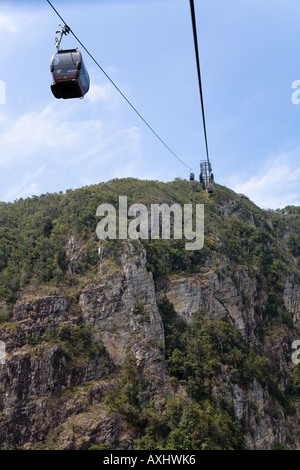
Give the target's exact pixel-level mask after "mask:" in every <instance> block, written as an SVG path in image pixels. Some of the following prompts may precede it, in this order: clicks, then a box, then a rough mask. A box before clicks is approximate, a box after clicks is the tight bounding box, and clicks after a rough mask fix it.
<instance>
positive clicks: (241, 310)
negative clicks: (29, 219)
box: [0, 200, 300, 449]
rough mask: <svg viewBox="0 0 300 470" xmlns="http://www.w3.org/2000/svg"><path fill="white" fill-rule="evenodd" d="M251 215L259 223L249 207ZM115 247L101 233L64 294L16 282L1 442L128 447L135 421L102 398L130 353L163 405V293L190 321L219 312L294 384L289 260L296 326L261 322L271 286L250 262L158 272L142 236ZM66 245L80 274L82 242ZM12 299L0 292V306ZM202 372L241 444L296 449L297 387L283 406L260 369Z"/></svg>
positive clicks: (297, 291) (0, 401)
mask: <svg viewBox="0 0 300 470" xmlns="http://www.w3.org/2000/svg"><path fill="white" fill-rule="evenodd" d="M237 207H238V208H239V207H240V202H236V200H235V201H233V203H230V202H228V203H227V204H226V205H225V206H223V208H222V211H223V212H222V216H224V217H230V216H231V214H232V211H234V212H235V215H234V216H235V217H237V218H239V217H241V213H240V214H237ZM239 210H240V209H239ZM248 223H249V225H252V226H255V220H254V217H253V215H252V214H251V217H248ZM269 224H271V222H270V223H269ZM116 246H117V248H116V247H115V248H114V255H112V248H111V245H110V244H109V243H108V242H105V243H104V242H101V243H98V244H97V248H96V249H97V250H98V254H97V269H96V272H95V273H94V275H93V276H90V277H85V278H84V279H82V280H81V281H80V282H79V284H78V283H77V284H75V285H74V288H72V289H69V290H68V292H67V293H66V290H65V289H64V286H63V283H62V285H61V286H58V288H57V289H53V288H50V287H49V288H47V286H46V287H45V286H44V287H43V292H41V291H39V290H38V291H37V292H36V293H32V292H31V293H30V294H29V293H28V292H27V293H26V291H24V292H21V293H20V294H19V299H18V300H17V301H16V302H15V303H14V304H13V306H12V310H11V315H10V318H9V319H7V320H6V321H4V322H2V323H1V324H0V335H1V336H0V340H2V341H4V343H5V346H6V361H5V364H0V448H1V449H12V448H22V449H30V448H33V447H34V446H37V447H38V446H40V448H49V449H89V448H90V447H91V446H93V445H97V446H101V445H103V444H105V445H109V446H110V447H111V448H127V449H130V448H132V447H133V446H134V444H133V443H134V441H135V439H137V438H138V437H141V435H142V434H143V432H142V430H141V429H137V427H136V426H128V423H126V417H125V415H124V414H122V413H120V412H118V411H116V410H115V409H112V408H111V407H110V406H109V405H108V402H107V396H110V394H112V393H114V391H115V390H116V388H117V387H118V383H119V377H120V373H121V372H120V371H122V370H124V369H122V368H123V366H124V364H126V361H127V360H128V357H129V355H131V357H132V358H134V360H135V364H136V367H137V368H138V370H139V374H140V378H141V379H142V380H144V381H145V383H146V392H147V396H148V399H149V398H151V397H152V398H153V406H154V410H155V413H157V414H158V415H159V414H160V413H163V410H164V409H165V406H166V400H167V397H168V396H169V394H170V393H171V394H172V393H173V395H174V393H175V392H174V390H175V389H174V387H173V388H172V386H171V385H170V384H171V381H170V376H171V375H170V372H169V370H168V363H167V360H166V344H165V333H166V332H165V327H164V324H163V320H162V316H161V314H160V305H161V304H162V303H163V302H164V301H165V300H166V299H167V300H168V302H169V304H170V305H172V307H173V309H174V312H175V319H177V320H176V321H179V320H180V321H183V322H184V323H186V324H189V323H192V322H193V318H194V315H195V314H198V313H199V312H200V313H201V315H202V317H203V318H204V319H207V320H208V319H213V320H216V321H219V320H222V319H224V318H225V319H226V320H227V321H228V322H229V323H230V324H231V325H232V326H233V327H234V328H235V329H236V330H237V331H239V332H240V333H241V335H242V337H243V339H244V340H245V341H246V342H247V343H248V344H249V345H250V346H251V348H254V349H255V351H257V352H258V353H259V354H260V355H263V356H265V357H267V358H268V359H269V361H270V364H271V367H272V370H273V373H274V376H275V377H276V381H277V383H278V385H279V388H280V390H281V392H282V393H284V392H285V391H286V390H287V389H288V388H289V387H291V385H294V386H296V388H297V385H298V382H297V380H298V376H297V375H296V376H295V366H294V365H293V364H292V361H291V354H292V348H291V344H292V342H293V341H294V340H297V339H300V330H299V329H298V328H299V326H300V325H299V321H300V284H299V281H298V280H297V279H298V278H297V275H296V273H295V270H294V272H293V273H292V272H286V273H285V277H284V278H283V279H281V281H282V283H283V285H284V289H283V293H282V296H281V297H282V302H283V303H282V307H284V309H283V311H284V312H285V313H286V312H288V314H289V318H292V325H289V326H287V324H286V323H285V322H282V321H281V319H280V318H279V317H276V320H275V321H274V322H273V323H272V324H271V323H270V324H269V326H268V327H266V326H265V325H266V323H268V320H267V319H266V318H265V316H264V310H265V309H266V305H267V302H268V295H269V292H268V289H267V288H266V286H262V283H261V279H260V276H261V275H262V274H261V272H260V269H259V268H258V267H255V266H252V269H251V270H249V267H248V266H247V265H245V264H239V263H235V265H234V269H233V268H232V264H231V265H230V261H229V259H228V258H226V256H224V255H221V254H220V255H219V256H218V257H217V262H216V263H214V264H213V263H212V262H211V260H210V259H208V260H207V261H206V262H205V263H204V264H203V265H202V267H201V270H199V271H198V272H190V273H185V274H179V275H176V276H173V277H172V276H169V277H168V278H166V279H156V280H154V279H153V275H152V273H151V272H150V271H149V270H148V269H147V261H148V260H147V252H146V249H145V247H144V246H143V245H142V243H141V242H140V241H137V240H135V241H124V242H122V243H121V242H119V243H118V244H116ZM116 250H117V252H116ZM65 253H66V258H67V261H68V266H69V267H68V269H69V273H70V274H71V275H73V276H74V277H76V276H78V273H77V271H76V269H77V268H76V266H77V263H78V261H80V260H81V259H82V258H83V257H84V247H83V244H82V241H80V239H79V238H77V237H76V236H71V237H69V238H68V240H67V242H66V245H65ZM116 253H117V255H116ZM8 308H9V307H8V305H7V303H5V302H2V303H1V309H2V313H3V314H4V313H5V314H6V310H7V309H8ZM263 329H264V330H263ZM262 330H263V333H262ZM298 332H299V335H298ZM297 335H298V336H299V337H298V336H297ZM126 370H128V369H126ZM128 373H129V374H130V372H128ZM210 382H211V386H212V390H213V400H214V401H215V402H216V403H217V402H218V400H219V399H220V395H221V394H222V396H225V397H226V398H227V399H228V401H229V402H230V403H231V406H232V409H233V415H234V420H235V421H236V422H237V423H238V425H239V426H240V429H241V430H242V432H243V436H244V439H245V445H246V446H248V447H249V448H252V449H271V448H272V446H273V447H274V445H277V444H278V443H281V445H284V446H285V447H286V448H293V449H299V448H300V429H299V427H298V421H299V417H300V401H299V399H298V395H297V394H295V395H294V396H293V401H292V405H291V404H290V407H292V408H293V410H292V411H291V410H287V406H286V403H285V402H284V400H283V399H282V397H281V395H280V396H277V397H276V396H274V394H273V395H272V393H271V392H270V389H269V388H268V387H267V386H266V385H265V384H263V383H261V381H259V380H258V379H256V378H254V379H251V381H250V383H247V384H246V385H245V384H241V383H237V382H236V381H235V382H234V381H232V376H231V373H230V372H229V371H228V369H227V368H226V366H224V367H223V369H222V371H219V372H218V373H217V375H216V376H215V377H211V378H210ZM176 387H177V388H176V393H177V394H178V397H180V399H182V400H183V401H186V400H188V399H189V392H187V391H186V390H185V389H184V387H183V386H182V384H179V383H177V385H176ZM145 403H146V402H145ZM128 415H129V412H128Z"/></svg>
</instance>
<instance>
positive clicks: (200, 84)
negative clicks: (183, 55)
mask: <svg viewBox="0 0 300 470" xmlns="http://www.w3.org/2000/svg"><path fill="white" fill-rule="evenodd" d="M190 7H191V17H192V27H193V36H194V46H195V56H196V64H197V74H198V82H199V91H200V101H201V110H202V120H203V130H204V138H205V147H206V157H207V162H208V163H209V153H208V144H207V133H206V124H205V113H204V102H203V92H202V81H201V73H200V60H199V49H198V40H197V27H196V17H195V6H194V0H190Z"/></svg>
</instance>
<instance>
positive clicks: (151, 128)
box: [46, 0, 191, 170]
mask: <svg viewBox="0 0 300 470" xmlns="http://www.w3.org/2000/svg"><path fill="white" fill-rule="evenodd" d="M46 1H47V2H48V3H49V5H50V6H51V8H52V9H53V10H54V12H55V13H56V14H57V16H58V17H59V18H60V19H61V21H62V22H63V23H64V25H67V23H66V22H65V20H64V19H63V18H62V16H61V15H60V14H59V13H58V11H57V10H56V8H55V7H54V6H53V5H52V3H51V2H50V0H46ZM68 28H69V32H70V33H71V34H72V35H73V36H74V38H75V39H76V41H78V43H79V44H80V45H81V47H82V48H83V49H84V50H85V52H86V53H87V54H88V55H89V57H90V58H91V59H92V60H93V61H94V62H95V64H96V65H97V67H98V68H99V69H100V70H101V72H102V73H103V74H104V75H105V76H106V78H107V79H108V80H109V81H110V82H111V84H112V85H113V86H114V87H115V89H116V90H117V91H118V92H119V93H120V95H121V96H122V97H123V98H124V100H125V101H126V102H127V103H128V104H129V106H130V107H131V108H132V109H133V111H134V112H135V113H136V114H137V115H138V116H139V118H140V119H141V120H142V121H143V122H144V124H146V126H147V127H148V128H149V129H150V131H151V132H152V133H153V134H154V135H155V136H156V137H157V139H158V140H159V141H160V142H161V143H162V144H163V145H164V146H165V147H166V149H167V150H168V151H169V152H170V153H171V154H172V155H173V156H174V157H175V158H176V159H177V160H178V161H179V162H181V163H182V164H183V165H184V166H185V167H186V168H188V169H189V170H190V169H191V167H190V166H189V165H187V164H186V163H185V162H184V161H183V160H182V159H181V158H179V157H178V155H176V153H175V152H173V150H172V149H171V148H170V147H169V146H168V145H167V144H166V143H165V141H164V140H163V139H162V138H161V137H160V136H159V135H158V134H157V132H155V130H154V129H153V127H151V126H150V124H149V123H148V122H147V121H146V120H145V119H144V118H143V116H142V115H141V114H140V113H139V111H138V110H137V109H136V107H135V106H134V105H133V104H132V103H131V102H130V101H129V99H128V98H127V97H126V96H125V95H124V93H123V92H122V91H121V90H120V88H119V87H118V86H117V85H116V84H115V82H114V81H113V80H112V79H111V78H110V77H109V75H108V74H107V73H106V72H105V70H104V69H103V68H102V67H101V65H100V64H99V62H98V61H97V60H96V59H95V58H94V56H93V55H92V54H91V53H90V52H89V51H88V49H87V48H86V47H85V46H84V44H83V43H82V42H81V41H80V39H79V38H78V37H77V36H76V34H75V33H74V32H73V31H72V29H71V28H70V27H69V26H68Z"/></svg>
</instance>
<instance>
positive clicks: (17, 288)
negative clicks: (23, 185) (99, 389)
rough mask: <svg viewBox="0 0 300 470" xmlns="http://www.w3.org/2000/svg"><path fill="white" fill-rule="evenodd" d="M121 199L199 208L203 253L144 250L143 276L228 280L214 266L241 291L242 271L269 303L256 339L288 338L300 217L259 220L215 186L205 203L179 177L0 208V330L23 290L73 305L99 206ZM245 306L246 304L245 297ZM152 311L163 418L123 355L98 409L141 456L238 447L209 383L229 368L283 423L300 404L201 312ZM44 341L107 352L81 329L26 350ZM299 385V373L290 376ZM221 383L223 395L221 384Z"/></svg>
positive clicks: (235, 428)
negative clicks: (162, 370) (204, 275)
mask: <svg viewBox="0 0 300 470" xmlns="http://www.w3.org/2000/svg"><path fill="white" fill-rule="evenodd" d="M124 195H126V196H127V197H128V206H130V205H131V204H133V203H142V204H145V205H146V206H148V207H149V205H150V204H154V203H159V204H162V203H167V204H173V203H180V204H185V203H186V204H190V203H193V204H204V205H205V245H204V248H203V249H202V250H198V251H187V250H185V249H184V243H185V240H172V241H170V240H161V239H160V240H142V243H143V245H144V247H145V249H146V252H147V268H148V269H149V270H150V271H151V272H152V273H153V277H154V279H155V280H156V281H157V280H160V279H165V278H168V277H170V276H174V275H181V274H186V273H193V272H201V270H203V269H204V267H205V266H209V268H210V269H212V270H214V271H215V272H216V273H217V274H218V276H220V277H222V276H223V275H224V272H223V273H221V272H219V268H218V266H219V264H218V263H219V261H220V260H221V259H223V260H225V263H224V264H225V266H227V271H228V275H230V276H231V277H232V279H233V281H236V279H235V266H237V265H244V266H247V267H248V270H249V273H250V274H251V275H252V276H253V277H255V279H256V281H257V283H258V285H259V287H260V290H261V292H265V293H267V302H266V305H265V308H264V311H263V312H262V314H263V318H264V321H265V322H264V325H261V331H259V334H260V338H261V340H262V341H263V339H264V337H265V336H268V334H269V332H270V328H272V327H273V326H274V325H276V324H279V325H280V327H281V328H284V329H285V331H289V330H292V329H293V321H292V315H291V313H290V312H288V311H287V309H286V308H285V306H284V303H283V298H282V296H283V290H284V284H283V275H284V273H286V272H287V271H288V272H290V273H292V274H294V276H295V278H299V274H298V273H299V268H298V266H299V259H300V208H298V207H294V206H288V207H286V208H285V209H280V210H279V209H278V210H277V211H271V210H262V209H260V208H258V207H257V206H255V205H254V204H253V203H252V202H251V201H249V200H247V199H242V198H241V197H240V196H238V195H237V194H235V193H234V192H232V191H230V190H229V189H227V188H225V187H222V186H220V185H218V186H217V190H216V191H215V193H214V194H213V195H208V194H207V193H205V192H204V191H202V190H201V189H200V188H199V186H197V184H191V183H190V182H188V181H185V180H179V179H176V180H175V181H173V182H170V183H161V182H158V181H139V180H136V179H132V178H128V179H123V180H112V181H110V182H108V183H100V184H99V185H95V186H90V187H84V188H81V189H78V190H75V191H73V190H68V191H67V192H66V193H65V194H63V193H59V194H45V195H42V196H40V197H36V196H33V197H31V198H28V199H24V200H23V199H19V200H17V201H15V202H14V203H8V204H6V203H0V302H1V310H0V322H8V321H9V318H10V311H11V306H12V305H13V303H14V302H15V301H16V299H17V298H18V294H19V293H20V292H27V293H28V292H29V293H30V292H35V291H36V290H42V289H43V287H44V286H47V287H49V286H51V287H53V288H55V287H57V286H59V287H60V289H63V290H64V291H65V293H67V294H69V293H73V294H74V292H75V295H76V292H77V290H78V286H80V285H81V284H82V283H84V282H85V280H88V279H90V278H93V276H95V274H96V273H97V264H98V261H99V258H98V246H99V240H98V239H97V237H96V226H97V223H98V221H99V218H98V217H97V216H96V209H97V207H98V206H99V205H100V204H102V203H104V202H105V203H110V204H113V205H114V206H115V207H116V208H117V207H118V203H119V200H118V197H119V196H124ZM228 208H229V209H228ZM226 211H227V212H226ZM70 237H75V238H76V239H78V240H80V243H81V246H82V247H83V248H82V253H81V256H80V257H79V258H78V259H77V260H76V262H75V263H74V262H73V265H72V269H70V261H69V259H68V256H67V252H66V245H67V242H68V240H69V239H70ZM109 247H110V248H109V249H110V256H111V257H112V259H114V261H115V262H116V263H118V258H119V254H120V249H121V245H120V243H119V242H118V241H111V242H109ZM243 302H244V304H245V306H247V302H248V299H247V297H246V296H245V294H243ZM137 308H138V307H137ZM159 309H160V313H161V316H162V319H163V322H164V328H165V339H166V361H167V367H168V374H169V376H170V389H171V390H172V393H169V394H168V395H167V396H165V397H164V400H163V403H162V405H161V413H157V411H156V409H155V400H156V399H157V397H155V396H152V395H151V394H150V393H149V387H148V386H147V385H148V384H147V382H146V381H145V380H144V379H142V378H141V377H142V375H141V374H140V371H139V367H138V366H137V364H136V361H135V358H134V356H133V355H132V354H131V352H130V348H129V350H128V356H127V361H126V362H125V364H124V366H123V367H122V369H121V371H120V373H119V375H118V380H117V381H116V386H115V388H114V390H113V391H111V392H110V393H109V394H108V395H107V397H106V399H105V404H106V406H107V409H108V410H110V411H117V412H118V413H119V414H120V415H121V416H122V418H123V419H124V421H125V422H126V423H127V425H128V427H134V428H135V429H137V430H138V431H137V434H138V436H139V437H138V438H137V439H136V440H135V442H134V446H135V448H136V449H194V450H197V449H243V448H245V442H244V438H243V434H244V432H245V423H244V422H243V420H240V421H237V420H236V417H235V415H234V410H233V407H232V402H231V400H230V398H229V396H228V394H226V393H225V392H224V393H223V394H222V393H220V394H219V396H218V398H216V396H215V395H214V393H213V390H212V388H213V385H216V384H215V383H214V378H215V377H221V376H222V375H224V371H225V370H226V374H227V375H228V376H229V377H230V381H231V384H233V385H234V384H238V385H239V386H241V387H245V386H247V385H249V384H250V383H251V381H253V379H254V378H255V379H256V380H257V381H258V382H259V383H260V384H261V385H263V386H264V387H266V388H267V389H268V391H269V393H270V394H271V396H272V397H274V400H276V402H277V403H279V404H280V405H281V406H282V407H283V409H284V411H285V412H286V413H287V414H289V413H292V412H293V408H292V406H291V397H292V396H295V395H299V386H298V385H297V383H294V384H290V387H288V388H287V390H286V392H282V390H281V389H280V387H279V386H278V377H277V375H276V370H274V367H273V368H272V365H271V363H270V361H269V359H267V357H265V355H264V354H262V353H261V352H259V351H257V350H255V349H254V348H253V347H252V346H250V345H249V344H248V343H247V342H246V341H245V340H244V339H243V337H242V336H241V334H240V333H239V332H238V331H237V330H236V329H235V328H234V327H233V326H232V325H231V324H230V323H229V322H228V319H225V318H224V319H222V320H218V321H217V320H209V321H207V320H204V316H203V314H202V313H201V312H198V314H197V315H195V317H194V318H193V320H192V321H191V323H189V324H187V323H185V322H183V321H182V320H180V318H179V317H178V316H177V315H176V312H175V311H174V308H173V306H172V304H170V303H169V302H168V301H167V300H164V301H163V302H162V304H161V305H160V306H159ZM276 322H277V323H276ZM40 340H46V341H49V342H61V344H62V346H63V347H64V349H65V350H67V351H68V352H69V354H70V355H71V356H72V355H74V354H75V352H74V344H75V343H76V344H79V346H80V348H81V350H82V351H83V350H84V351H85V350H86V351H88V354H89V355H90V356H93V355H95V354H101V353H103V352H104V351H102V350H101V348H100V350H98V349H97V348H96V345H95V344H94V343H93V341H92V337H91V333H90V331H89V330H87V329H86V328H84V327H82V328H73V329H68V328H66V327H63V328H61V329H59V330H57V331H54V332H53V331H52V332H47V333H46V334H45V335H44V336H43V338H28V342H29V343H30V344H32V345H34V344H37V342H38V341H40ZM298 375H299V374H298ZM298 375H297V372H296V373H295V377H296V376H297V377H298ZM218 385H219V386H220V390H222V383H221V382H220V383H219V384H218ZM257 419H259V416H257ZM248 431H249V430H248Z"/></svg>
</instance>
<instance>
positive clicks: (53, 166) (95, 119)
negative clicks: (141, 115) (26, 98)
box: [0, 100, 141, 201]
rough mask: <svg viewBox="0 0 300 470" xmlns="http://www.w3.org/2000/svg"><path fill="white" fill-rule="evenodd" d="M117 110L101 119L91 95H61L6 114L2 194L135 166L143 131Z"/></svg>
mask: <svg viewBox="0 0 300 470" xmlns="http://www.w3.org/2000/svg"><path fill="white" fill-rule="evenodd" d="M96 107H98V105H97V104H96ZM112 114H113V116H112V115H111V114H110V113H109V111H107V113H102V114H101V119H99V116H98V115H97V116H94V114H93V106H92V104H91V103H89V102H88V101H87V100H86V101H85V102H82V101H81V100H72V101H69V100H68V101H63V102H62V101H61V100H59V101H58V100H55V101H54V102H51V104H49V105H47V106H46V107H45V108H44V109H39V110H35V111H31V112H28V113H26V114H23V115H20V116H19V117H12V116H11V115H10V116H9V114H7V116H6V115H5V114H3V115H2V121H1V128H2V129H1V128H0V148H1V153H0V171H1V176H2V184H1V192H0V200H5V201H11V200H14V199H17V198H20V197H28V196H31V195H32V194H41V193H45V192H54V191H60V190H62V191H64V190H65V189H67V188H76V187H79V186H80V185H82V184H92V183H97V182H99V181H103V180H108V179H110V178H112V177H115V175H116V174H119V173H120V172H121V173H123V171H124V169H127V170H128V168H132V167H135V166H136V162H138V161H139V152H140V148H141V134H140V131H139V129H138V128H137V127H134V126H126V124H124V123H122V122H119V121H118V120H117V119H116V117H115V113H112Z"/></svg>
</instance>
